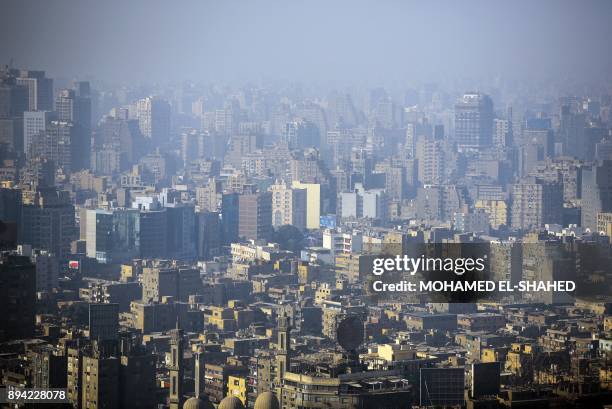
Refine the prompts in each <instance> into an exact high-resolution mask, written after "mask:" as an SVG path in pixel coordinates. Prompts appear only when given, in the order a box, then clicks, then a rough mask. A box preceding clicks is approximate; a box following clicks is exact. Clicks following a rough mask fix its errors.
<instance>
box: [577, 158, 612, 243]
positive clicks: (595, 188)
mask: <svg viewBox="0 0 612 409" xmlns="http://www.w3.org/2000/svg"><path fill="white" fill-rule="evenodd" d="M604 212H612V160H604V161H603V162H601V163H600V164H597V165H594V166H592V167H590V168H583V170H582V227H584V228H585V229H591V231H595V230H596V229H597V214H598V213H604Z"/></svg>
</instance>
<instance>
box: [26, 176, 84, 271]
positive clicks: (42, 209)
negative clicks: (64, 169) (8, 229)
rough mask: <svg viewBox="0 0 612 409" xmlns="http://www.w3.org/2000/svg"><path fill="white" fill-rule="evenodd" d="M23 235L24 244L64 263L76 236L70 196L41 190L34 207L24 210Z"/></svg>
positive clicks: (66, 193) (53, 190)
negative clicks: (49, 253) (51, 254)
mask: <svg viewBox="0 0 612 409" xmlns="http://www.w3.org/2000/svg"><path fill="white" fill-rule="evenodd" d="M21 232H22V238H21V242H23V243H25V244H30V245H31V246H32V248H34V249H41V250H47V251H49V252H51V253H53V254H55V255H56V256H57V257H59V258H60V260H64V259H65V258H66V257H67V256H68V254H70V243H71V242H72V240H74V239H75V238H76V233H77V231H76V227H75V213H74V206H73V205H72V203H71V201H70V196H69V193H68V192H67V191H59V190H56V189H55V188H39V189H38V190H37V191H36V192H35V194H34V199H33V201H32V203H31V204H28V205H24V206H23V210H22V219H21Z"/></svg>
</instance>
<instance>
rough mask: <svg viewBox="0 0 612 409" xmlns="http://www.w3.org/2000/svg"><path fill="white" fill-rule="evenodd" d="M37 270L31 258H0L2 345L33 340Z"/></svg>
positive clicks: (6, 254) (4, 255)
mask: <svg viewBox="0 0 612 409" xmlns="http://www.w3.org/2000/svg"><path fill="white" fill-rule="evenodd" d="M35 305H36V267H35V266H34V264H32V262H31V261H30V259H29V258H28V257H25V256H17V255H13V254H10V253H3V254H2V255H1V258H0V311H2V314H3V315H4V318H3V319H2V321H3V323H2V325H1V326H0V342H5V341H12V340H16V339H24V338H32V337H33V336H34V315H35V314H36V307H35Z"/></svg>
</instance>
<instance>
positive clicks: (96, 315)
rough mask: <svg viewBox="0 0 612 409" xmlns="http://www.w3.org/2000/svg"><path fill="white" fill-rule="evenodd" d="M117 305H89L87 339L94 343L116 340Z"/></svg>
mask: <svg viewBox="0 0 612 409" xmlns="http://www.w3.org/2000/svg"><path fill="white" fill-rule="evenodd" d="M118 331H119V304H115V303H112V304H110V303H99V304H89V338H90V339H91V340H95V341H106V340H113V339H117V334H118Z"/></svg>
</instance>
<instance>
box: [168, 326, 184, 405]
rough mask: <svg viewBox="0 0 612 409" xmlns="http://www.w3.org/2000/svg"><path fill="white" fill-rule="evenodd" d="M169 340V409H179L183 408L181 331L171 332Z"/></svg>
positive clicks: (182, 345)
mask: <svg viewBox="0 0 612 409" xmlns="http://www.w3.org/2000/svg"><path fill="white" fill-rule="evenodd" d="M170 335H171V339H170V366H169V367H168V369H169V370H170V409H181V408H182V406H183V376H184V368H183V348H184V342H185V341H184V340H183V330H182V329H179V328H178V322H177V328H176V329H174V330H172V331H171V334H170Z"/></svg>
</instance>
